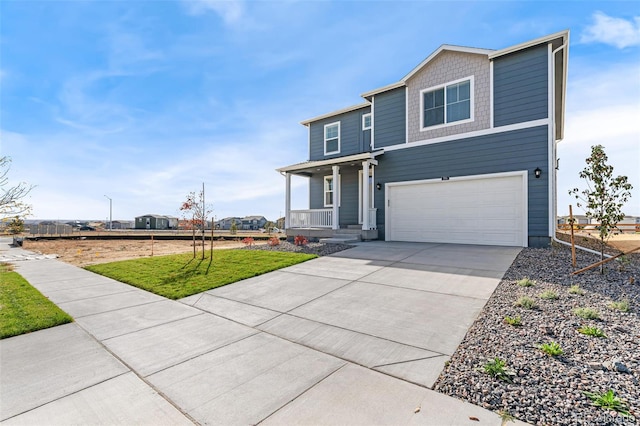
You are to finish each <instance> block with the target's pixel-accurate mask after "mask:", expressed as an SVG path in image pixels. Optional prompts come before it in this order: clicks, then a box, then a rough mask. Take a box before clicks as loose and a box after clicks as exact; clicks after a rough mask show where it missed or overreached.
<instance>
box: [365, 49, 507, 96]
mask: <svg viewBox="0 0 640 426" xmlns="http://www.w3.org/2000/svg"><path fill="white" fill-rule="evenodd" d="M445 51H447V52H460V53H472V54H475V55H485V56H488V55H489V54H490V53H493V52H494V50H492V49H480V48H477V47H465V46H455V45H452V44H443V45H441V46H440V47H438V48H437V49H436V50H434V51H433V53H431V55H429V56H427V57H426V58H425V60H424V61H422V62H420V63H419V64H418V65H417V66H416V67H415V68H413V69H412V70H411V71H409V73H408V74H407V75H405V76H404V77H402V79H400V81H398V82H396V83H392V84H389V85H387V86H384V87H380V88H378V89H374V90H371V91H369V92H365V93H363V94H361V95H360V96H362V97H363V98H365V99H367V100H371V97H372V96H373V95H377V94H379V93H383V92H387V91H389V90H393V89H397V88H398V87H403V86H405V85H406V84H407V80H409V79H410V78H411V77H413V76H414V75H415V74H416V73H417V72H419V71H420V70H421V69H422V68H424V67H425V66H427V64H428V63H429V62H431V61H433V60H434V59H435V58H436V56H438V55H439V54H440V53H442V52H445Z"/></svg>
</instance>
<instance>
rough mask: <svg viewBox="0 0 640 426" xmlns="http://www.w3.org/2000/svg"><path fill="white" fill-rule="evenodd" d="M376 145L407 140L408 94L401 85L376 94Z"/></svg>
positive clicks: (382, 145)
mask: <svg viewBox="0 0 640 426" xmlns="http://www.w3.org/2000/svg"><path fill="white" fill-rule="evenodd" d="M374 102H375V106H374V123H373V125H374V129H373V132H374V136H373V137H374V145H375V148H382V147H385V146H391V145H397V144H400V143H404V142H405V140H406V116H405V109H406V96H405V88H404V87H400V88H397V89H394V90H389V91H388V92H383V93H380V94H377V95H375V101H374Z"/></svg>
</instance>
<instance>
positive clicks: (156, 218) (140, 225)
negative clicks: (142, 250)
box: [135, 214, 169, 229]
mask: <svg viewBox="0 0 640 426" xmlns="http://www.w3.org/2000/svg"><path fill="white" fill-rule="evenodd" d="M135 229H169V218H168V217H167V216H162V215H159V214H146V215H143V216H137V217H136V221H135Z"/></svg>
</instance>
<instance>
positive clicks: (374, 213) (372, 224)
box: [369, 209, 378, 229]
mask: <svg viewBox="0 0 640 426" xmlns="http://www.w3.org/2000/svg"><path fill="white" fill-rule="evenodd" d="M377 218H378V209H369V229H378V226H377V225H376V223H377V222H376V219H377Z"/></svg>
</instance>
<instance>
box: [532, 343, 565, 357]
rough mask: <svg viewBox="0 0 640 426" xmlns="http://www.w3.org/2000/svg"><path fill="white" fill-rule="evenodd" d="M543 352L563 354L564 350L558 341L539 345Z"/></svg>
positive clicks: (555, 354) (553, 354) (554, 354)
mask: <svg viewBox="0 0 640 426" xmlns="http://www.w3.org/2000/svg"><path fill="white" fill-rule="evenodd" d="M538 348H540V350H541V351H542V352H544V353H545V354H547V355H550V356H558V355H562V354H563V353H564V352H563V351H562V348H561V347H560V345H559V344H557V343H556V342H549V343H543V344H541V345H540V346H538Z"/></svg>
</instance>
